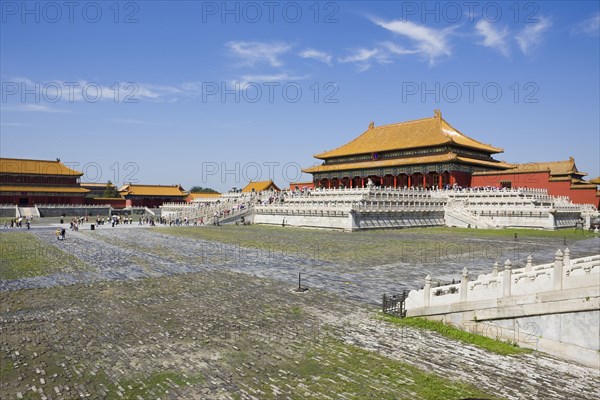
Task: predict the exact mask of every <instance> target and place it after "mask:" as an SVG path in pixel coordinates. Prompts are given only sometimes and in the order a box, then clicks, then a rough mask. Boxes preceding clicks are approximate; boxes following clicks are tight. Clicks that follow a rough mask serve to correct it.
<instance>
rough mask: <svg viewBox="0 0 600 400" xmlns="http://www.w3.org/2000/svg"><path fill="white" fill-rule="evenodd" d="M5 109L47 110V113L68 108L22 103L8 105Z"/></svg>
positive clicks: (63, 111) (58, 111)
mask: <svg viewBox="0 0 600 400" xmlns="http://www.w3.org/2000/svg"><path fill="white" fill-rule="evenodd" d="M6 110H13V111H26V112H48V113H66V112H69V111H68V110H62V109H60V108H54V107H50V106H47V105H44V104H22V105H20V106H17V107H9V108H6Z"/></svg>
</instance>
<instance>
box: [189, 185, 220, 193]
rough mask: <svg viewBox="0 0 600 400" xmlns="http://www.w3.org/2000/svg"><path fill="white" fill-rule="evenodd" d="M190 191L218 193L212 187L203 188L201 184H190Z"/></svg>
mask: <svg viewBox="0 0 600 400" xmlns="http://www.w3.org/2000/svg"><path fill="white" fill-rule="evenodd" d="M190 193H219V192H217V191H216V190H214V189H211V188H205V187H202V186H192V188H191V189H190Z"/></svg>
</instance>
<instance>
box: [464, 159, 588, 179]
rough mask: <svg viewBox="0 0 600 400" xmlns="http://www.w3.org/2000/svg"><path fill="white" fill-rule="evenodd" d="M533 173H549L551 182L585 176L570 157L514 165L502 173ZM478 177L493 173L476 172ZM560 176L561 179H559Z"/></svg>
mask: <svg viewBox="0 0 600 400" xmlns="http://www.w3.org/2000/svg"><path fill="white" fill-rule="evenodd" d="M533 172H550V176H551V177H552V179H553V180H569V177H568V176H567V175H572V174H573V175H578V176H586V175H587V174H586V173H585V172H579V171H578V170H577V166H575V160H574V159H573V157H570V158H569V159H568V160H563V161H547V162H532V163H527V164H514V165H513V168H510V169H508V170H506V171H504V173H506V174H525V173H529V174H531V173H533ZM476 174H478V175H489V174H494V172H477V173H476ZM561 176H562V177H561Z"/></svg>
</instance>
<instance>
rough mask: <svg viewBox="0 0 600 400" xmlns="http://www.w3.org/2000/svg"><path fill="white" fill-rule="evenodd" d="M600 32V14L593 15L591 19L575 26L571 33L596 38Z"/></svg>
mask: <svg viewBox="0 0 600 400" xmlns="http://www.w3.org/2000/svg"><path fill="white" fill-rule="evenodd" d="M599 32H600V12H597V13H596V14H595V15H592V16H591V17H590V18H588V19H585V20H583V21H581V22H580V23H578V24H577V25H575V28H573V30H572V31H571V33H572V34H574V35H577V34H584V35H589V36H596V35H598V33H599Z"/></svg>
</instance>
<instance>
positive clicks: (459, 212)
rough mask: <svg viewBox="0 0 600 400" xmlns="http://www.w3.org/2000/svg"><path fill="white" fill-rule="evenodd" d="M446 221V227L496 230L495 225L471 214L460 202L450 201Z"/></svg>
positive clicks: (446, 208) (445, 209)
mask: <svg viewBox="0 0 600 400" xmlns="http://www.w3.org/2000/svg"><path fill="white" fill-rule="evenodd" d="M444 221H445V223H446V226H456V227H459V228H478V229H494V228H496V226H495V225H493V224H491V223H488V222H486V221H484V220H483V219H481V218H479V217H478V216H477V215H475V214H473V213H471V212H469V211H468V210H467V209H466V207H465V205H464V204H463V203H462V202H460V201H450V202H448V204H446V207H445V208H444Z"/></svg>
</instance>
